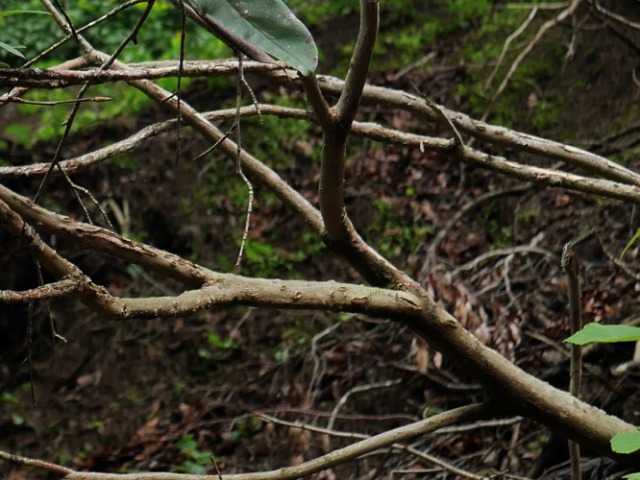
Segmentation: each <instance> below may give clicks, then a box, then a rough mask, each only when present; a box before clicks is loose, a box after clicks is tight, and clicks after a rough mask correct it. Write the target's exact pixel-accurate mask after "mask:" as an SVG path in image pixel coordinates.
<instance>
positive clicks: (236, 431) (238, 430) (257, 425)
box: [231, 417, 262, 442]
mask: <svg viewBox="0 0 640 480" xmlns="http://www.w3.org/2000/svg"><path fill="white" fill-rule="evenodd" d="M261 427H262V422H261V421H260V419H259V418H258V417H250V418H241V419H240V420H238V421H237V422H235V423H234V425H233V430H232V431H231V440H232V441H234V442H239V441H240V440H245V439H248V438H251V437H253V436H254V435H255V434H256V433H258V432H259V431H260V429H261Z"/></svg>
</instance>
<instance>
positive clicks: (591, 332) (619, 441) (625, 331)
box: [565, 323, 640, 480]
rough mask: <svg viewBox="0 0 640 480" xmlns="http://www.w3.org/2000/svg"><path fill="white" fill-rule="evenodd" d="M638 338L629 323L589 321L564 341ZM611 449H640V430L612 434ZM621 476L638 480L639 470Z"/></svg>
mask: <svg viewBox="0 0 640 480" xmlns="http://www.w3.org/2000/svg"><path fill="white" fill-rule="evenodd" d="M638 340H640V328H639V327H633V326H630V325H600V324H599V323H589V324H587V325H585V327H584V328H583V329H582V330H580V331H578V332H576V333H575V334H574V335H572V336H571V337H569V338H568V339H566V340H565V341H566V342H569V343H574V344H577V345H584V344H586V343H593V342H602V343H612V342H614V343H618V342H635V341H638ZM610 443H611V450H612V451H613V452H616V453H622V454H628V453H633V452H636V451H638V450H640V432H620V433H617V434H616V435H614V436H613V438H612V439H611V441H610ZM623 478H631V479H638V480H640V472H636V473H631V474H629V475H625V476H624V477H623Z"/></svg>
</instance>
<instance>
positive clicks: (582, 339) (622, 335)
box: [565, 322, 640, 345]
mask: <svg viewBox="0 0 640 480" xmlns="http://www.w3.org/2000/svg"><path fill="white" fill-rule="evenodd" d="M637 340H640V327H632V326H630V325H601V324H599V323H595V322H594V323H589V324H587V325H585V327H584V328H583V329H582V330H580V331H579V332H576V333H575V334H574V335H571V336H570V337H569V338H567V339H566V340H565V342H568V343H573V344H575V345H585V344H587V343H595V342H601V343H614V342H635V341H637Z"/></svg>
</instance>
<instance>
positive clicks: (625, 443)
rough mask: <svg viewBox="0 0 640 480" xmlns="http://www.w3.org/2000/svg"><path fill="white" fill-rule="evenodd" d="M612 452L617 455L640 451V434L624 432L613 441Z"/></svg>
mask: <svg viewBox="0 0 640 480" xmlns="http://www.w3.org/2000/svg"><path fill="white" fill-rule="evenodd" d="M611 450H613V451H614V452H616V453H633V452H635V451H636V450H640V432H622V433H618V434H616V435H614V437H613V438H612V439H611Z"/></svg>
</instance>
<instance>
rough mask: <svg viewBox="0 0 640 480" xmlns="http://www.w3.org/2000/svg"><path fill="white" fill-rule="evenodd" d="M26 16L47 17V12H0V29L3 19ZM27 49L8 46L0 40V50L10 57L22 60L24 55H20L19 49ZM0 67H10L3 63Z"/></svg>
mask: <svg viewBox="0 0 640 480" xmlns="http://www.w3.org/2000/svg"><path fill="white" fill-rule="evenodd" d="M28 14H35V15H38V14H40V15H48V13H47V12H42V11H40V10H5V11H0V27H1V26H2V24H3V20H2V19H3V18H6V17H9V16H13V15H28ZM25 48H27V47H25V46H24V45H17V44H9V43H6V42H3V41H1V40H0V49H2V50H4V51H6V52H8V53H10V54H11V55H15V56H16V57H20V58H22V59H23V60H24V55H23V54H22V52H21V51H20V50H19V49H25ZM1 67H10V65H9V64H8V63H5V62H0V68H1Z"/></svg>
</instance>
